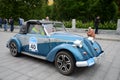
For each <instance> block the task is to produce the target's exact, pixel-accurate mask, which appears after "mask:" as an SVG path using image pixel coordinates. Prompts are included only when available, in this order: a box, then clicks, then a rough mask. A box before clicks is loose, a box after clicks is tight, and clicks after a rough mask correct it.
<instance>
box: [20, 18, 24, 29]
mask: <svg viewBox="0 0 120 80" xmlns="http://www.w3.org/2000/svg"><path fill="white" fill-rule="evenodd" d="M23 23H24V19H23V18H21V17H20V18H19V26H20V28H21V26H22V25H23Z"/></svg>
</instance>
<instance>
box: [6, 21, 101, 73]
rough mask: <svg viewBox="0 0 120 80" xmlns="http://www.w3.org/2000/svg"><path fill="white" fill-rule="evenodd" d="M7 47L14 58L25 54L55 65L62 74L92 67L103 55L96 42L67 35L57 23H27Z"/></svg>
mask: <svg viewBox="0 0 120 80" xmlns="http://www.w3.org/2000/svg"><path fill="white" fill-rule="evenodd" d="M7 47H8V48H9V49H10V52H11V54H12V56H15V57H16V56H19V55H21V54H26V55H29V56H33V57H36V58H40V59H44V60H47V61H50V62H54V63H55V66H56V68H57V69H58V71H59V72H60V73H62V74H64V75H69V74H71V73H73V71H74V68H76V67H87V66H92V65H94V64H95V63H96V60H97V58H98V57H100V56H101V55H102V53H103V51H102V48H101V46H100V45H99V44H98V43H97V42H96V41H93V40H89V39H88V38H85V37H82V36H79V35H75V34H71V33H70V32H67V31H66V29H65V27H64V25H63V23H62V22H57V21H41V20H29V21H26V22H25V24H24V25H23V26H22V27H21V29H20V32H19V33H18V34H16V35H15V36H13V37H12V38H11V39H10V40H9V41H8V42H7Z"/></svg>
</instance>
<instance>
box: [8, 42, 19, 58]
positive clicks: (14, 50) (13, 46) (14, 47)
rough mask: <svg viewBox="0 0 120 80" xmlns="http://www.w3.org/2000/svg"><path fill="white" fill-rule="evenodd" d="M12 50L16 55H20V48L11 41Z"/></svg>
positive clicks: (13, 54)
mask: <svg viewBox="0 0 120 80" xmlns="http://www.w3.org/2000/svg"><path fill="white" fill-rule="evenodd" d="M10 52H11V55H12V56H14V57H17V56H19V53H18V48H17V45H16V43H15V42H11V43H10Z"/></svg>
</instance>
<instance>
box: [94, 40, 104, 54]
mask: <svg viewBox="0 0 120 80" xmlns="http://www.w3.org/2000/svg"><path fill="white" fill-rule="evenodd" d="M93 47H94V48H95V49H96V52H97V56H99V55H100V54H101V53H103V50H102V48H101V46H100V45H99V43H98V42H96V41H95V42H94V43H93Z"/></svg>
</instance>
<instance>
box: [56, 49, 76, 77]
mask: <svg viewBox="0 0 120 80" xmlns="http://www.w3.org/2000/svg"><path fill="white" fill-rule="evenodd" d="M55 66H56V68H57V69H58V71H59V72H60V73H62V74H63V75H70V74H71V73H73V71H74V69H75V60H74V58H73V56H72V55H71V54H70V53H69V52H66V51H60V52H59V53H58V54H57V55H56V57H55Z"/></svg>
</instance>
